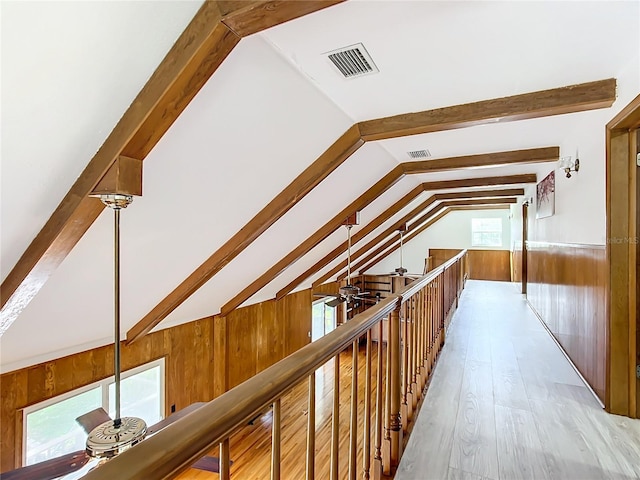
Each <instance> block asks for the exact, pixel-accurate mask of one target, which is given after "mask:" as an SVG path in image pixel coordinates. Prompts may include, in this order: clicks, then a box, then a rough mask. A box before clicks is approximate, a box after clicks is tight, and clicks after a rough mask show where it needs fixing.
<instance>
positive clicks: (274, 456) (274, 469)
mask: <svg viewBox="0 0 640 480" xmlns="http://www.w3.org/2000/svg"><path fill="white" fill-rule="evenodd" d="M280 420H281V412H280V399H277V400H276V401H275V402H273V425H272V431H271V480H280V432H281V430H280Z"/></svg>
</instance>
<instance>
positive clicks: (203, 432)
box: [83, 250, 467, 480]
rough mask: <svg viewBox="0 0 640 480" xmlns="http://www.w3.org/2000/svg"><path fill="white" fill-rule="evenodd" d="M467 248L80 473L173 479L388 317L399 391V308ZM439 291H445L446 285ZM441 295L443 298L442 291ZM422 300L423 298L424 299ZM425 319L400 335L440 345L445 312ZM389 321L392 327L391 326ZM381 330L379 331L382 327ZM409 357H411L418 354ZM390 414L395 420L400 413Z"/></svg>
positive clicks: (107, 478)
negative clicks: (431, 319) (419, 334)
mask: <svg viewBox="0 0 640 480" xmlns="http://www.w3.org/2000/svg"><path fill="white" fill-rule="evenodd" d="M466 253H467V251H466V250H463V251H462V252H460V253H459V254H458V255H456V256H455V257H453V258H452V259H450V260H449V261H448V262H446V263H445V264H444V265H441V266H440V267H438V268H436V269H434V270H432V271H430V272H429V273H427V274H426V275H425V276H423V277H421V278H419V279H417V280H415V281H413V282H412V283H411V284H409V285H407V286H406V287H404V288H403V289H402V290H401V291H400V292H398V293H394V294H391V295H390V296H388V297H387V298H385V299H384V300H382V301H381V302H380V303H378V304H376V305H374V306H372V307H371V308H369V309H367V310H365V311H364V312H362V313H359V314H358V315H356V316H354V317H353V318H352V319H351V320H349V321H348V322H347V323H346V324H344V325H341V326H340V327H339V328H336V329H335V330H334V331H332V332H330V333H328V334H327V335H325V336H324V337H322V338H320V339H319V340H317V341H315V342H313V343H311V344H309V345H306V346H305V347H303V348H301V349H300V350H298V351H296V352H294V353H293V354H291V355H289V356H288V357H286V358H284V359H283V360H280V361H279V362H277V363H275V364H274V365H272V366H270V367H268V368H266V369H265V370H263V371H262V372H260V373H258V374H256V375H255V376H253V377H251V378H249V379H248V380H246V381H245V382H243V383H241V384H240V385H238V386H236V387H234V388H233V389H231V390H229V391H228V392H226V393H224V394H222V395H221V396H219V397H218V398H215V399H214V400H212V401H210V402H208V403H206V404H205V405H204V406H202V407H200V408H199V409H198V410H196V411H194V412H193V413H191V414H189V415H187V416H185V417H184V418H182V419H180V420H178V421H176V422H174V423H173V424H171V425H169V426H167V427H166V428H164V429H162V430H161V431H160V432H158V433H157V434H155V435H153V436H152V437H150V438H148V439H146V440H145V441H143V442H141V443H140V444H139V445H136V447H135V448H132V449H129V450H127V451H125V452H123V453H121V454H120V455H118V456H117V457H116V458H114V459H112V460H110V461H109V462H106V463H105V464H104V465H102V466H100V467H99V468H97V469H95V470H93V471H91V472H89V473H88V474H87V475H86V476H85V477H83V478H85V479H88V480H113V479H114V478H117V479H119V480H148V479H151V478H152V479H154V480H161V479H168V478H173V477H174V476H175V475H177V474H178V473H180V472H181V471H183V470H185V469H186V468H188V467H189V466H190V465H192V464H193V463H194V462H195V461H196V460H198V459H199V458H201V457H202V456H204V455H205V454H207V452H209V451H210V450H211V449H212V448H214V447H216V446H218V445H219V444H220V442H222V441H224V440H226V439H227V438H228V437H229V436H230V435H231V434H233V433H234V432H235V431H237V430H238V429H239V428H240V427H241V426H243V425H244V424H246V423H247V422H248V421H249V420H251V419H252V418H254V417H255V416H256V415H257V414H258V413H259V412H261V411H263V410H264V408H265V407H266V406H267V405H270V404H272V403H273V402H275V401H277V400H278V399H280V398H281V397H282V396H283V395H284V394H286V393H287V392H288V391H289V390H291V388H293V387H294V386H295V385H296V384H298V383H299V382H300V381H301V380H303V379H304V378H306V377H308V376H309V375H311V374H312V373H313V372H314V371H315V370H316V369H317V368H319V367H321V366H322V365H324V364H325V363H326V362H327V361H329V360H330V359H332V358H334V357H336V355H338V354H339V353H340V352H342V351H343V350H344V349H345V348H347V347H348V346H349V345H352V344H353V342H354V341H357V339H359V338H361V337H362V336H363V335H365V334H367V332H369V331H370V330H371V329H372V328H373V327H374V326H375V325H376V324H378V323H379V322H380V321H381V320H382V319H383V318H386V317H388V318H389V319H390V321H389V330H388V331H389V332H390V338H389V342H390V349H391V353H390V355H391V356H390V357H389V358H392V357H393V358H392V361H393V362H395V363H394V365H395V367H394V368H395V370H394V368H392V371H391V382H392V383H391V390H393V391H396V390H397V393H398V395H399V394H400V384H399V383H398V382H399V380H398V379H399V377H398V370H397V368H398V364H397V360H399V359H400V355H401V352H400V348H401V347H400V337H399V335H400V334H401V332H400V324H399V323H398V318H399V312H400V309H401V308H403V307H402V305H403V303H405V302H407V301H408V300H409V299H410V298H412V297H413V296H414V295H415V296H416V298H418V297H420V296H421V295H422V297H421V298H424V294H423V293H424V292H423V293H420V292H421V291H422V290H423V289H424V288H425V287H426V286H427V285H429V284H430V282H434V281H435V283H436V284H437V288H438V289H440V288H444V287H443V284H444V282H443V280H441V279H439V277H440V276H441V275H442V279H444V278H445V275H444V274H445V273H446V272H447V269H449V268H450V267H451V266H453V265H454V264H455V263H456V262H457V261H458V260H460V259H461V258H463V257H464V255H465V254H466ZM440 291H441V292H444V290H440ZM443 295H444V294H443ZM456 295H457V292H456ZM441 298H443V299H444V296H443V297H441ZM424 301H425V300H422V302H424ZM422 305H426V304H424V303H423V304H422ZM434 311H437V312H439V315H442V314H444V313H446V311H445V310H444V308H440V307H438V306H434ZM416 322H417V323H416ZM424 322H426V320H424V321H423V320H419V319H418V320H415V321H414V322H413V323H412V325H411V327H409V326H408V325H406V324H405V325H406V326H405V327H404V328H405V333H403V334H402V335H406V334H407V333H408V332H409V330H411V332H414V333H411V335H417V333H415V332H418V331H420V332H422V333H424V334H425V335H430V337H429V339H430V341H431V342H432V343H433V342H436V343H437V344H438V345H440V346H441V345H442V343H443V342H444V336H443V335H442V336H440V334H439V333H438V331H436V330H437V328H439V327H438V325H440V326H442V325H444V320H443V317H440V320H437V323H434V324H433V325H432V326H429V327H428V326H427V324H426V323H424ZM441 322H442V323H441ZM391 325H395V326H394V327H393V328H392V327H391ZM440 328H441V327H440ZM428 329H430V330H428ZM380 332H382V329H381V327H380ZM369 338H370V337H369ZM394 339H395V340H394ZM369 341H370V340H369ZM425 341H426V340H425ZM416 342H417V340H416ZM403 345H404V346H403V347H402V348H405V349H406V348H409V345H408V343H404V344H403ZM421 345H422V346H423V347H424V346H425V345H426V344H425V343H424V341H422V343H421ZM438 351H439V348H438V349H437V350H433V352H431V350H429V352H430V353H429V354H428V355H429V357H430V358H431V359H432V360H433V359H435V356H436V355H437V352H438ZM407 352H408V350H406V351H405V353H404V355H405V367H406V366H408V363H407V362H408V357H406V355H408V353H407ZM422 352H423V354H424V355H425V358H426V355H427V350H426V349H425V348H423V350H422ZM396 357H397V358H396ZM412 358H413V359H414V360H415V358H416V357H415V356H414V357H412ZM388 367H389V366H387V368H388ZM420 372H421V373H420V375H422V374H423V372H424V369H423V368H422V369H421V370H420ZM415 375H418V373H417V370H416V372H414V378H413V379H412V380H413V382H414V383H419V384H420V385H421V386H422V385H423V381H422V380H421V379H420V378H418V377H419V376H420V375H418V377H415ZM406 379H408V376H407V375H405V380H406ZM394 382H395V383H394ZM404 388H405V395H407V394H408V395H414V393H412V392H413V390H412V391H411V393H407V392H408V387H407V381H405V385H404ZM418 391H419V390H418ZM405 401H406V398H405ZM393 402H395V403H398V402H399V398H397V397H395V396H394V397H393ZM405 407H406V405H405ZM391 408H392V411H390V412H389V413H390V414H392V416H393V415H395V413H394V412H399V410H398V405H395V406H394V403H392V404H391ZM394 418H395V419H396V420H399V415H398V416H397V417H394ZM389 428H390V430H393V433H394V434H395V433H397V430H398V428H399V427H398V426H397V425H393V424H391V426H390V427H389ZM397 438H399V437H397V435H396V437H395V440H394V441H395V442H396V444H397V441H398V440H397ZM391 455H392V458H393V456H394V455H395V457H397V456H398V455H397V451H395V453H394V452H392V453H391Z"/></svg>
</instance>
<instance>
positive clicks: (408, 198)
mask: <svg viewBox="0 0 640 480" xmlns="http://www.w3.org/2000/svg"><path fill="white" fill-rule="evenodd" d="M423 191H424V189H423V186H422V185H418V186H417V187H415V188H414V189H413V190H411V191H410V192H409V193H407V194H406V195H404V196H403V197H402V198H401V199H400V200H398V201H397V202H396V203H394V204H393V205H392V206H391V207H389V208H387V209H386V210H385V211H384V212H383V213H382V214H381V215H378V216H377V217H376V218H375V219H374V220H373V221H371V222H369V223H368V224H367V225H365V226H364V227H362V228H361V229H360V230H358V231H357V232H356V233H355V234H353V235H352V236H351V244H352V245H355V244H356V243H358V242H359V241H360V240H362V239H363V238H364V237H365V236H367V235H368V234H369V233H371V232H372V231H374V230H375V229H376V228H378V227H379V226H380V225H381V224H382V223H384V222H386V221H387V220H388V219H389V218H391V217H392V216H393V215H395V214H396V213H398V212H399V211H400V210H402V209H403V208H404V207H406V206H407V205H409V203H411V202H412V201H413V200H414V199H415V198H416V197H418V195H420V194H421V193H423ZM346 250H347V241H346V240H345V241H344V242H343V243H341V244H340V245H338V246H337V247H336V248H334V249H333V250H332V251H331V252H329V253H328V254H327V255H325V256H324V257H323V258H322V259H321V260H320V261H318V262H317V263H316V264H315V265H313V266H312V267H311V268H309V269H307V271H306V272H304V273H303V274H302V275H300V276H298V277H297V278H296V279H295V280H293V281H292V282H291V283H289V285H287V286H286V287H284V288H283V289H281V290H280V291H279V292H278V293H277V294H276V300H280V299H281V298H284V297H285V295H287V294H288V293H290V292H291V291H292V290H293V289H294V288H296V287H297V286H298V285H300V284H301V283H302V282H303V281H304V280H306V279H307V278H309V277H310V276H311V275H313V274H314V273H316V272H317V271H318V270H320V269H321V268H323V267H324V266H325V265H328V264H329V263H330V262H332V261H333V260H335V259H336V258H337V257H338V256H339V255H340V254H341V253H343V252H345V251H346Z"/></svg>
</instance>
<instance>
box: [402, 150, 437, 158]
mask: <svg viewBox="0 0 640 480" xmlns="http://www.w3.org/2000/svg"><path fill="white" fill-rule="evenodd" d="M407 155H409V157H410V158H429V157H430V156H431V152H430V151H429V150H413V151H412V152H407Z"/></svg>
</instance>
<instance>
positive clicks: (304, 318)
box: [277, 290, 313, 356]
mask: <svg viewBox="0 0 640 480" xmlns="http://www.w3.org/2000/svg"><path fill="white" fill-rule="evenodd" d="M312 302H313V296H312V294H311V290H301V291H299V292H296V293H291V294H289V295H287V296H286V297H284V298H283V299H282V300H278V301H277V305H278V314H277V320H278V321H279V322H281V323H282V325H283V326H284V337H285V350H284V356H287V355H289V354H291V353H293V352H295V351H296V350H299V349H300V348H302V347H304V346H305V345H307V344H308V343H309V342H310V341H311V338H310V336H309V333H310V332H311V315H312V313H311V305H312Z"/></svg>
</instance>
